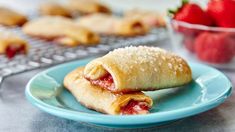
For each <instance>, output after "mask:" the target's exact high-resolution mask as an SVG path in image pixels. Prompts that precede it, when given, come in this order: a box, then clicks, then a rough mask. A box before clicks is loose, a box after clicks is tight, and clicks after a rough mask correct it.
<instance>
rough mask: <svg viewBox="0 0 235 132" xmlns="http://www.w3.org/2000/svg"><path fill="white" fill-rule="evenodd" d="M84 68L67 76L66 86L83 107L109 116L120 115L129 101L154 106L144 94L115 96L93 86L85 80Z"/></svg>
mask: <svg viewBox="0 0 235 132" xmlns="http://www.w3.org/2000/svg"><path fill="white" fill-rule="evenodd" d="M83 70H84V67H79V68H77V69H76V70H74V71H72V72H71V73H69V74H68V75H66V77H65V79H64V86H65V88H66V89H68V90H69V91H70V92H71V93H72V94H73V95H74V97H75V98H76V99H77V100H78V101H79V102H80V103H81V104H83V105H85V106H86V107H88V108H90V109H94V110H96V111H99V112H102V113H107V114H113V115H116V114H120V108H121V107H123V106H125V105H127V104H128V102H129V101H131V100H136V101H143V102H146V103H147V104H148V105H149V107H151V106H152V103H153V102H152V99H151V98H150V97H148V96H146V95H144V94H143V93H142V92H135V93H129V94H114V93H111V92H110V91H108V90H105V89H102V88H100V87H97V86H93V85H91V84H90V82H89V81H87V80H86V79H84V78H83Z"/></svg>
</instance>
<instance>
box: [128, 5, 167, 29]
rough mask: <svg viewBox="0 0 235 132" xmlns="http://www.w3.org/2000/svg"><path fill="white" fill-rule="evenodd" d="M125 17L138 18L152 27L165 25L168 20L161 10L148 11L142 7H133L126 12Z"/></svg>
mask: <svg viewBox="0 0 235 132" xmlns="http://www.w3.org/2000/svg"><path fill="white" fill-rule="evenodd" d="M124 17H127V18H137V19H140V20H141V21H142V22H143V23H145V24H147V25H149V26H151V27H164V26H166V22H165V20H164V15H163V14H161V13H159V12H156V11H155V12H154V11H147V10H141V9H132V10H128V11H126V12H125V13H124Z"/></svg>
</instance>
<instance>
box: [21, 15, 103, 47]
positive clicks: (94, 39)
mask: <svg viewBox="0 0 235 132" xmlns="http://www.w3.org/2000/svg"><path fill="white" fill-rule="evenodd" d="M23 32H24V33H25V34H27V35H30V36H34V37H35V36H36V37H39V38H44V39H46V40H55V41H56V42H58V43H60V44H63V45H66V46H77V45H80V44H84V45H90V44H97V43H99V40H100V39H99V36H98V35H96V34H95V33H93V32H91V31H90V30H88V29H86V28H83V27H80V26H78V25H76V24H75V23H74V22H73V21H72V20H70V19H68V18H64V17H59V16H54V17H49V16H45V17H41V18H38V19H36V20H33V21H30V22H28V23H26V24H25V25H24V26H23Z"/></svg>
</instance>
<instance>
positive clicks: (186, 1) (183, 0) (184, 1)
mask: <svg viewBox="0 0 235 132" xmlns="http://www.w3.org/2000/svg"><path fill="white" fill-rule="evenodd" d="M188 3H189V1H188V0H182V6H183V5H185V4H188ZM182 6H181V7H182Z"/></svg>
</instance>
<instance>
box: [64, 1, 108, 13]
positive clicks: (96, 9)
mask: <svg viewBox="0 0 235 132" xmlns="http://www.w3.org/2000/svg"><path fill="white" fill-rule="evenodd" d="M68 8H70V9H71V10H72V11H74V12H78V13H80V14H92V13H106V14H110V13H111V11H110V9H109V8H108V7H107V6H106V5H104V4H101V3H99V2H98V1H95V0H70V1H69V3H68Z"/></svg>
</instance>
